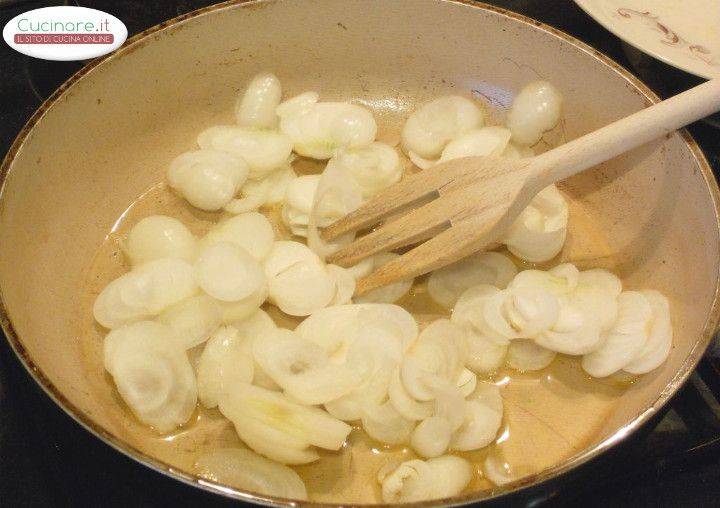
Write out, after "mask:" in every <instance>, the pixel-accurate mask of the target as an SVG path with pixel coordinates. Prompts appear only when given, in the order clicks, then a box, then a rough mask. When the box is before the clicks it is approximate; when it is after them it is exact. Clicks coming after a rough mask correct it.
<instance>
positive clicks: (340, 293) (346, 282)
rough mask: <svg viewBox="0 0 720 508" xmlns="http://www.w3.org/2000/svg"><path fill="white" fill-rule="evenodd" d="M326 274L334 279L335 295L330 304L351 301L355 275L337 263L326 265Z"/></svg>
mask: <svg viewBox="0 0 720 508" xmlns="http://www.w3.org/2000/svg"><path fill="white" fill-rule="evenodd" d="M327 271H328V274H330V276H331V277H332V279H333V280H334V281H335V296H334V297H333V299H332V302H330V304H331V305H345V304H347V303H350V302H351V301H352V296H353V293H354V292H355V277H353V274H352V272H351V271H350V270H348V269H347V268H343V267H341V266H337V265H328V266H327Z"/></svg>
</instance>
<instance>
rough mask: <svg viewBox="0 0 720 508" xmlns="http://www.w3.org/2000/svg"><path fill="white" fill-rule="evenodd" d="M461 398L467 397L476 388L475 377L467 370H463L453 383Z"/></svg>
mask: <svg viewBox="0 0 720 508" xmlns="http://www.w3.org/2000/svg"><path fill="white" fill-rule="evenodd" d="M455 384H456V385H457V387H458V388H459V389H460V393H461V394H462V396H463V397H467V396H469V395H470V394H471V393H473V392H474V391H475V388H476V387H477V376H476V375H475V373H474V372H473V371H471V370H469V369H463V370H462V372H461V373H460V375H459V376H458V378H457V381H456V382H455Z"/></svg>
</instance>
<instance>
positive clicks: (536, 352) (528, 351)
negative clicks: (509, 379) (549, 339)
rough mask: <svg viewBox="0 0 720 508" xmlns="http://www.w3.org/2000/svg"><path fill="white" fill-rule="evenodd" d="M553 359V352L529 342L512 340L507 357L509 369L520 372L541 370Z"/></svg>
mask: <svg viewBox="0 0 720 508" xmlns="http://www.w3.org/2000/svg"><path fill="white" fill-rule="evenodd" d="M554 359H555V351H551V350H549V349H545V348H544V347H542V346H538V345H537V344H535V343H534V342H533V341H531V340H514V341H512V342H511V343H510V347H509V348H508V355H507V364H508V366H509V367H511V368H513V369H515V370H519V371H520V372H526V371H532V370H541V369H544V368H545V367H547V366H548V365H550V364H551V363H552V361H553V360H554Z"/></svg>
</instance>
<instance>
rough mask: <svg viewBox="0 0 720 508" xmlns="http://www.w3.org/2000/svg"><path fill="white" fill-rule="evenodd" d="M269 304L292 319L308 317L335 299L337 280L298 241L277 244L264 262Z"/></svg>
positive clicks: (317, 258) (313, 254) (312, 253)
mask: <svg viewBox="0 0 720 508" xmlns="http://www.w3.org/2000/svg"><path fill="white" fill-rule="evenodd" d="M264 267H265V274H266V275H267V278H268V287H269V297H270V301H271V302H272V303H274V304H275V305H277V306H278V307H279V308H280V310H282V311H283V312H285V313H286V314H290V315H292V316H308V315H310V314H312V313H313V312H315V311H317V310H319V309H322V308H323V307H325V306H327V305H328V304H329V303H330V302H331V301H332V299H333V297H334V296H335V281H334V279H333V278H332V277H331V276H330V274H329V273H328V271H327V270H326V268H325V266H324V264H323V262H322V261H321V260H320V258H319V257H318V256H317V255H316V254H315V253H314V252H313V251H311V250H310V249H309V248H307V247H306V246H305V245H303V244H301V243H298V242H290V241H280V242H275V244H274V245H273V248H272V249H271V250H270V254H269V255H268V257H267V258H266V259H265V263H264Z"/></svg>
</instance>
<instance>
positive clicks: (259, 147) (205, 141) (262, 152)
mask: <svg viewBox="0 0 720 508" xmlns="http://www.w3.org/2000/svg"><path fill="white" fill-rule="evenodd" d="M197 143H198V145H199V146H200V148H203V149H207V150H211V149H212V150H218V151H221V152H225V153H228V154H232V155H234V156H236V157H239V158H241V159H242V160H244V161H245V162H246V163H247V165H248V167H249V176H250V178H254V179H257V178H262V177H264V176H266V175H268V174H269V173H271V172H272V171H273V170H275V169H277V168H279V167H281V166H283V165H284V164H285V162H286V161H287V159H288V157H289V156H290V153H291V152H292V141H291V140H290V139H289V138H288V137H287V136H285V135H284V134H282V133H281V132H275V131H267V130H250V129H246V128H243V127H240V126H237V125H216V126H214V127H210V128H208V129H205V130H204V131H202V132H201V133H200V134H199V135H198V137H197Z"/></svg>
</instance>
